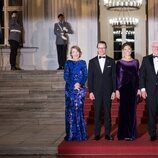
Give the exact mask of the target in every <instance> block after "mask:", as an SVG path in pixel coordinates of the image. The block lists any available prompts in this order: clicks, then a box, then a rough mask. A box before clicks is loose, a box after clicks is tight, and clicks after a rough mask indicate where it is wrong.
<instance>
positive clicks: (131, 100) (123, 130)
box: [116, 59, 139, 140]
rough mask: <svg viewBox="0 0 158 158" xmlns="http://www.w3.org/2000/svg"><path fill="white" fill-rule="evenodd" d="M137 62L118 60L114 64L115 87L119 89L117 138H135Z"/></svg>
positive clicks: (137, 85)
mask: <svg viewBox="0 0 158 158" xmlns="http://www.w3.org/2000/svg"><path fill="white" fill-rule="evenodd" d="M138 74H139V62H138V60H136V59H134V60H131V61H125V60H119V61H118V62H117V64H116V75H117V89H118V90H119V91H120V103H119V115H118V133H117V137H118V140H123V139H125V138H130V139H132V140H133V139H135V138H136V98H137V90H138V87H139V76H138Z"/></svg>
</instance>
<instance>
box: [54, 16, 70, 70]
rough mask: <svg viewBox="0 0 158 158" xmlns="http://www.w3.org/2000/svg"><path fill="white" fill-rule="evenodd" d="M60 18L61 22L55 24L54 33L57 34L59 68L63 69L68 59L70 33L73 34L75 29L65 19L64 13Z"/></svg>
mask: <svg viewBox="0 0 158 158" xmlns="http://www.w3.org/2000/svg"><path fill="white" fill-rule="evenodd" d="M58 19H59V22H57V23H55V24H54V34H55V35H56V47H57V55H58V64H59V68H58V69H57V70H61V69H64V65H65V61H66V59H67V48H68V34H72V33H73V31H72V29H71V26H70V24H69V23H68V22H66V21H65V17H64V15H63V14H59V15H58Z"/></svg>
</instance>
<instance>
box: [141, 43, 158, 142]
mask: <svg viewBox="0 0 158 158" xmlns="http://www.w3.org/2000/svg"><path fill="white" fill-rule="evenodd" d="M151 47H152V54H150V55H147V56H145V57H144V58H143V61H142V65H141V68H140V88H141V95H142V97H143V98H144V99H146V105H147V111H148V132H149V135H150V140H151V141H155V140H156V139H157V133H156V114H157V112H158V41H153V42H152V45H151Z"/></svg>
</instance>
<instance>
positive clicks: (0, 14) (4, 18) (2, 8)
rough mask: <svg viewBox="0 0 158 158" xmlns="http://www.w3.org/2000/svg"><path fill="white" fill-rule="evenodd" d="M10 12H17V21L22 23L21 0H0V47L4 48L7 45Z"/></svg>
mask: <svg viewBox="0 0 158 158" xmlns="http://www.w3.org/2000/svg"><path fill="white" fill-rule="evenodd" d="M12 11H17V12H18V19H19V21H20V22H21V23H22V15H23V13H22V0H0V24H1V32H2V36H1V37H2V38H0V45H2V46H6V45H9V44H8V36H9V31H8V30H9V29H8V25H9V19H10V15H11V12H12Z"/></svg>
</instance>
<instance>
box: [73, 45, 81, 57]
mask: <svg viewBox="0 0 158 158" xmlns="http://www.w3.org/2000/svg"><path fill="white" fill-rule="evenodd" d="M72 49H76V50H77V51H78V52H79V54H80V56H79V57H81V55H82V51H81V48H80V47H79V46H72V47H71V49H70V56H71V58H72Z"/></svg>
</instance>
